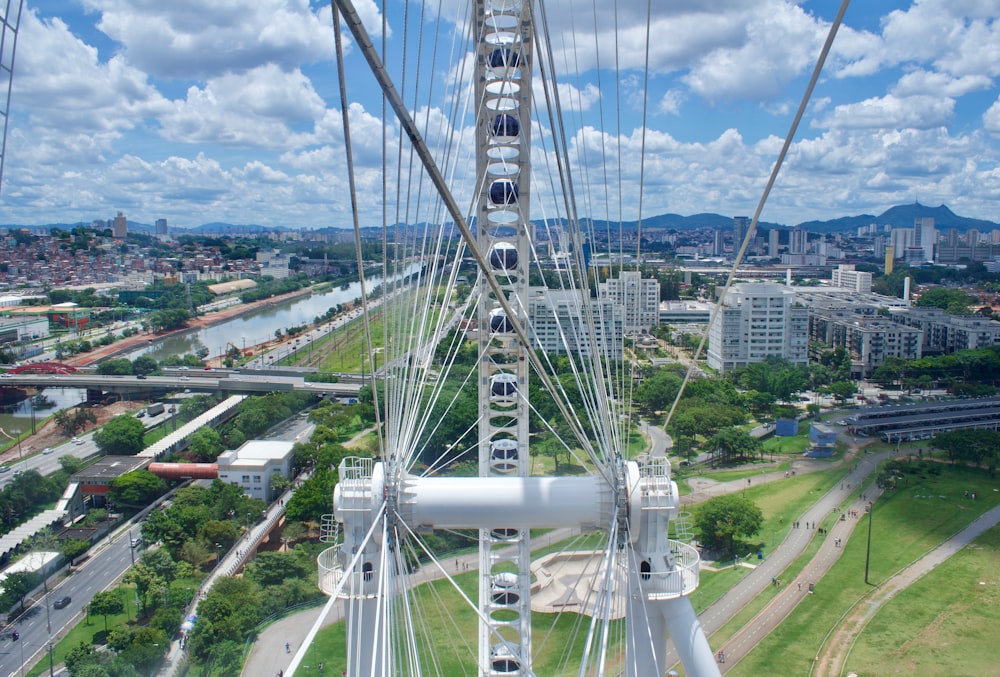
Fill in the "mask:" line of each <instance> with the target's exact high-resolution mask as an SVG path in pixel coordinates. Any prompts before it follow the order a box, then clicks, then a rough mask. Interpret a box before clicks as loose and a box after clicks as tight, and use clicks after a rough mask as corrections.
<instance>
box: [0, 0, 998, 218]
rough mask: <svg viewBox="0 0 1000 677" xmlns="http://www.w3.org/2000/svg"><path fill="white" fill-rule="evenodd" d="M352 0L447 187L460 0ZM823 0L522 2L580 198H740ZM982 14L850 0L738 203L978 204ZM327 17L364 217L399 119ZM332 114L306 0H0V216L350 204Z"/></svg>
mask: <svg viewBox="0 0 1000 677" xmlns="http://www.w3.org/2000/svg"><path fill="white" fill-rule="evenodd" d="M355 4H356V6H357V8H358V12H359V14H361V16H362V18H363V19H364V21H365V25H366V26H368V27H369V28H370V29H371V30H372V31H373V41H374V42H375V43H376V44H377V45H381V43H382V39H383V38H382V29H381V27H382V25H383V20H384V23H385V25H386V27H387V30H386V31H385V44H386V49H387V57H386V62H387V65H388V70H389V72H390V75H391V76H392V77H393V78H394V79H395V81H396V82H397V86H398V87H399V88H400V89H401V90H402V91H403V92H404V97H406V98H407V100H408V101H411V102H412V105H411V106H410V107H411V109H412V110H414V111H415V113H416V114H415V117H416V118H417V119H418V120H419V121H420V122H421V123H422V124H426V125H428V126H427V127H425V129H427V130H433V131H429V133H428V134H427V136H428V138H429V140H430V141H431V144H432V146H433V147H434V149H435V151H436V152H437V156H438V157H439V158H445V157H448V153H451V154H452V155H451V158H450V160H449V162H448V164H447V166H446V174H447V175H449V176H450V177H451V181H452V185H453V190H454V192H455V195H456V198H457V199H458V201H459V203H460V204H463V205H467V204H469V203H470V197H469V195H470V191H469V185H470V182H469V180H468V177H465V176H463V171H464V168H467V167H468V163H463V162H461V161H459V160H458V158H460V157H461V156H462V153H463V152H465V151H464V150H461V149H467V148H468V147H469V146H470V145H471V144H470V143H469V142H468V139H469V138H471V134H470V130H471V129H472V128H473V127H472V125H471V123H470V122H469V121H468V120H467V119H465V118H463V117H462V115H461V113H457V114H454V115H453V114H452V113H451V111H452V110H453V109H454V110H458V111H461V110H462V108H461V107H462V103H461V102H462V101H463V95H462V92H463V91H468V88H467V87H466V88H463V87H462V86H461V85H460V83H461V78H460V74H461V73H462V72H463V71H462V67H463V65H467V63H468V58H467V54H466V52H467V47H466V44H465V43H463V42H462V41H461V40H455V39H453V38H452V35H451V32H452V29H453V28H454V27H455V26H456V25H458V26H459V27H464V26H466V25H467V19H466V17H467V16H469V10H468V8H467V3H466V2H465V1H464V0H455V1H453V2H447V1H446V0H442V2H435V3H428V4H427V5H420V4H418V3H416V2H411V3H410V4H409V6H408V12H407V11H406V9H407V6H406V5H405V4H404V3H402V2H396V1H394V0H389V1H388V2H387V3H386V5H385V6H384V7H383V6H382V3H381V0H380V1H379V2H378V3H376V2H375V1H374V0H355ZM839 4H840V3H839V2H832V1H830V0H811V1H805V2H791V1H789V0H672V1H671V2H656V1H655V0H654V2H652V3H651V4H649V5H647V2H646V1H645V0H618V2H617V3H611V2H596V3H595V2H594V1H593V0H548V1H547V2H546V5H545V20H546V23H547V25H548V29H549V30H548V37H547V38H546V39H545V40H544V41H545V42H547V43H549V44H551V45H552V63H553V64H554V65H555V70H556V72H557V73H558V81H559V92H560V100H561V108H562V111H563V114H564V118H565V120H566V134H567V147H568V151H569V157H570V162H571V166H572V167H573V172H574V177H575V179H576V181H577V182H578V183H579V185H580V186H581V188H580V189H579V190H578V191H577V199H578V203H579V205H580V206H579V211H580V213H581V215H583V216H588V215H589V216H594V217H597V218H602V217H605V216H610V217H611V218H612V219H615V218H624V219H628V220H632V219H635V218H637V217H638V216H640V215H642V216H644V217H648V216H652V215H655V214H661V213H667V212H673V213H679V214H685V215H687V214H695V213H700V212H716V213H720V214H723V215H730V216H731V215H737V214H752V213H753V211H754V209H755V207H756V205H757V201H758V199H759V197H760V195H761V192H762V191H763V189H764V186H765V184H766V181H767V176H768V173H769V172H770V169H771V166H772V165H773V163H774V161H775V158H776V157H777V154H778V151H779V150H780V147H781V143H782V141H783V139H784V136H785V134H786V133H787V131H788V128H789V125H790V124H791V120H792V117H793V115H794V112H795V110H796V108H797V107H798V105H799V100H800V98H801V97H802V94H803V91H804V89H805V85H806V83H807V82H808V79H809V75H810V73H811V71H812V68H813V66H814V63H815V61H816V58H817V55H818V54H819V51H820V47H821V46H822V43H823V40H824V39H825V37H826V34H827V32H828V31H829V28H830V24H831V22H832V20H833V18H834V16H835V14H836V11H837V9H838V7H839ZM446 5H447V6H446ZM647 6H650V7H651V16H650V19H649V23H648V24H647V16H646V12H647ZM595 11H596V13H597V15H596V16H595ZM998 14H1000V7H998V6H997V3H996V2H995V0H921V1H917V2H905V1H903V0H855V1H854V2H853V3H852V4H851V6H850V7H849V8H848V10H847V13H846V16H845V19H844V24H843V26H842V27H841V29H840V31H839V33H838V36H837V40H836V42H835V43H834V47H833V50H832V52H831V54H830V57H829V59H828V61H827V64H826V67H825V69H824V71H823V75H822V77H821V78H820V81H819V83H818V85H817V87H816V91H815V93H814V94H813V97H812V99H811V101H810V103H809V107H808V109H807V111H806V114H805V117H804V118H803V121H802V124H801V126H800V127H799V130H798V133H797V135H796V138H795V142H794V144H793V146H792V147H791V149H790V152H789V156H788V159H787V161H786V164H785V167H784V169H783V171H782V174H781V175H780V176H779V178H778V182H777V184H776V186H775V188H774V190H773V192H772V194H771V197H770V199H769V202H768V204H767V206H766V208H765V210H764V212H763V214H762V219H763V220H765V221H771V222H778V223H783V224H786V225H794V224H796V223H800V222H803V221H807V220H812V219H830V218H836V217H840V216H847V215H855V214H862V213H871V214H879V213H881V212H882V211H884V210H886V209H888V208H889V207H891V206H893V205H897V204H904V203H911V202H914V201H919V202H921V203H923V204H926V205H931V206H937V205H939V204H947V205H948V206H949V207H951V209H952V210H953V211H955V212H956V213H958V214H960V215H962V216H969V217H974V218H982V219H988V220H993V221H1000V168H998V159H1000V98H998V97H1000V88H998V84H997V80H998V77H1000V22H998V21H997V15H998ZM539 18H541V16H540V15H539ZM647 25H648V32H647ZM421 28H423V29H424V30H423V31H421V30H420V29H421ZM647 35H648V36H649V37H648V39H647ZM432 36H433V38H436V39H432ZM345 40H346V41H347V46H346V48H345V50H346V51H345V58H344V66H345V69H346V71H347V74H348V76H347V84H346V87H347V93H348V100H349V102H350V103H349V106H348V110H349V113H350V115H349V117H350V121H351V138H352V142H353V145H354V147H355V148H354V150H355V164H356V174H357V177H358V205H359V211H360V221H361V225H365V226H369V225H379V224H380V223H381V222H382V220H383V208H382V204H383V199H384V198H383V185H384V182H383V180H382V178H381V175H380V169H381V166H382V160H381V159H380V151H381V144H382V138H383V133H382V130H383V129H385V130H386V133H385V136H386V138H388V139H389V140H390V146H391V141H392V139H393V138H395V137H396V136H398V130H399V126H398V124H397V123H396V122H395V121H392V120H390V121H388V122H387V123H386V124H385V125H383V123H382V117H381V116H382V111H381V98H380V95H379V91H378V88H377V86H376V85H375V82H374V80H373V78H372V77H371V75H370V72H369V71H368V69H367V66H366V64H365V62H364V60H363V59H362V58H361V56H360V54H359V51H358V49H357V48H356V47H355V46H354V45H353V44H352V42H351V40H350V37H349V35H348V34H346V33H345ZM647 47H648V49H647ZM404 51H405V53H406V54H407V58H406V60H405V61H404V59H403V58H402V55H403V53H404ZM647 62H648V64H649V65H648V69H647V68H646V67H645V64H646V63H647ZM404 63H405V64H407V68H408V70H407V71H404V70H403V64H404ZM540 82H541V78H540V77H536V78H535V81H534V83H533V91H534V92H535V93H536V99H537V101H538V103H536V111H537V112H538V113H540V115H539V116H538V117H537V118H536V120H535V122H534V124H533V130H534V131H533V138H534V139H535V140H537V142H538V144H537V145H536V146H535V147H534V148H533V152H532V158H533V161H534V165H535V171H534V175H535V176H536V179H537V180H538V183H539V185H538V187H537V188H535V189H533V190H535V191H536V192H537V195H538V199H537V200H535V202H533V205H532V208H533V211H532V216H533V217H534V218H538V217H540V216H551V215H552V211H553V210H556V209H558V205H557V203H556V202H554V201H552V200H551V199H549V198H551V196H550V195H549V196H548V198H547V197H546V195H547V190H548V188H547V186H548V179H547V178H546V179H544V180H542V179H541V177H543V176H545V173H544V172H542V171H541V169H540V167H543V166H552V165H551V163H552V162H553V159H554V155H553V152H552V151H551V142H552V132H553V130H552V128H551V125H550V123H549V118H548V117H547V112H546V110H545V103H544V97H542V95H541V91H542V90H541V88H540V86H541V85H540ZM466 117H467V116H466ZM341 119H342V118H341V100H340V92H339V87H338V79H337V65H336V61H335V46H334V31H333V27H332V18H331V9H330V4H329V2H317V1H315V0H254V1H253V2H236V1H235V0H212V1H211V2H205V1H204V0H171V1H170V2H163V1H162V0H45V1H44V2H42V1H41V0H25V7H24V10H23V13H22V16H21V23H20V31H19V34H18V42H17V52H16V60H15V66H14V79H13V90H12V96H11V102H10V110H9V123H8V124H9V127H8V133H7V145H6V152H5V167H4V174H3V177H2V181H3V183H2V186H0V223H7V224H22V225H40V224H48V223H74V222H80V221H83V222H88V223H89V222H90V221H92V220H93V219H98V218H101V219H110V218H113V217H114V215H115V214H116V213H117V212H119V211H121V212H123V213H125V215H126V216H127V217H128V218H129V220H131V221H136V222H142V223H153V222H154V221H155V220H156V219H159V218H166V219H167V220H168V222H169V223H170V224H171V225H172V226H178V227H183V228H190V227H194V226H197V225H199V224H202V223H209V222H217V221H221V222H228V223H234V224H259V225H264V226H284V227H288V228H299V227H303V228H316V227H327V226H334V227H345V228H346V227H350V226H351V224H352V218H351V203H350V200H349V190H348V180H347V176H348V175H347V170H346V160H345V154H344V134H343V128H342V123H341ZM433 124H436V125H438V126H433V127H432V126H431V125H433ZM448 131H454V132H455V133H456V136H455V137H453V138H454V139H456V142H455V143H454V145H452V146H450V147H446V145H445V144H446V142H447V140H448V139H449V138H450V137H449V136H448V134H447V132H448ZM546 144H548V145H546ZM456 147H457V148H459V149H460V150H458V151H456V150H454V149H455V148H456ZM393 148H394V147H393ZM389 155H390V158H389V160H388V162H389V164H390V165H391V166H395V164H396V162H397V153H396V152H395V150H393V151H391V152H390V154H389ZM400 157H402V156H400ZM402 162H403V163H404V164H408V160H406V159H405V158H403V159H402ZM444 162H445V160H444V159H442V163H444ZM393 190H394V188H393V189H392V190H390V191H389V192H388V193H386V195H388V196H389V197H388V202H390V203H392V204H390V205H389V207H388V209H389V210H390V211H389V212H388V213H389V216H390V218H389V220H390V221H394V220H396V219H397V218H401V219H402V220H410V219H408V218H407V214H408V213H409V214H410V215H411V216H412V213H410V212H406V211H405V210H404V211H400V212H393V211H392V209H393V208H394V206H395V201H394V199H393V197H392V195H393ZM612 193H613V194H615V195H619V194H620V196H621V197H620V198H610V197H607V196H608V195H609V194H612ZM536 206H537V212H536ZM400 214H402V216H401V217H400Z"/></svg>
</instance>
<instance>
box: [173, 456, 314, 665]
mask: <svg viewBox="0 0 1000 677" xmlns="http://www.w3.org/2000/svg"><path fill="white" fill-rule="evenodd" d="M306 479H308V475H300V476H299V478H298V480H297V481H296V482H295V483H294V484H292V486H290V487H289V488H288V489H286V490H285V492H284V493H283V494H282V495H281V496H279V497H278V500H276V501H275V502H274V503H272V504H271V507H270V509H268V510H266V511H265V512H264V514H263V515H262V516H261V517H262V519H261V520H260V521H259V522H257V523H256V524H254V525H253V526H252V527H251V528H250V530H249V531H247V533H246V534H245V535H244V536H243V537H242V538H240V539H239V540H238V541H237V542H236V543H235V544H234V545H233V547H232V548H230V549H229V552H226V553H224V554H223V555H222V557H221V558H220V559H219V562H218V563H217V564H216V565H215V568H214V569H213V570H212V573H210V574H209V575H208V577H207V578H205V580H204V581H203V582H202V584H201V587H200V588H199V589H198V592H197V594H195V597H194V599H193V600H192V601H191V604H190V605H189V606H188V609H187V612H186V613H185V619H188V618H192V617H197V615H198V604H200V603H201V601H202V600H203V599H204V598H205V597H206V596H207V595H208V591H209V590H211V589H212V586H213V585H214V584H215V581H216V580H218V579H219V577H220V576H232V575H233V574H234V573H236V572H237V571H239V570H240V569H242V568H243V565H244V564H246V562H247V560H248V559H249V558H250V556H251V555H252V554H253V553H254V552H255V551H256V550H257V547H258V546H259V545H260V542H261V541H262V540H263V539H264V537H265V536H267V535H268V534H269V533H271V531H272V530H273V529H274V527H275V526H276V525H277V524H278V522H280V521H281V519H282V518H283V517H284V516H285V506H286V505H288V499H290V498H291V497H292V496H293V495H294V494H295V489H296V487H297V486H298V485H299V484H301V483H302V482H304V481H305V480H306ZM182 627H183V626H182ZM186 635H187V631H182V633H181V636H180V638H179V639H174V640H173V641H171V642H170V648H169V649H168V650H167V655H166V658H165V659H164V662H163V667H162V668H160V672H159V673H158V675H159V676H160V677H174V675H175V674H177V671H178V669H179V668H180V666H181V665H182V664H183V663H184V662H185V660H186V657H187V652H186V651H185V649H184V638H185V637H186ZM263 674H266V673H263Z"/></svg>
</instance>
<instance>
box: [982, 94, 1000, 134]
mask: <svg viewBox="0 0 1000 677" xmlns="http://www.w3.org/2000/svg"><path fill="white" fill-rule="evenodd" d="M983 129H985V130H986V131H987V132H989V133H990V134H994V135H996V136H1000V99H997V100H996V101H994V102H993V105H992V106H990V107H989V109H988V110H987V111H986V112H985V113H983Z"/></svg>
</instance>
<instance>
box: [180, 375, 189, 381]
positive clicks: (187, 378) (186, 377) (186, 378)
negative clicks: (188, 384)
mask: <svg viewBox="0 0 1000 677" xmlns="http://www.w3.org/2000/svg"><path fill="white" fill-rule="evenodd" d="M181 380H182V381H190V380H191V377H190V376H181Z"/></svg>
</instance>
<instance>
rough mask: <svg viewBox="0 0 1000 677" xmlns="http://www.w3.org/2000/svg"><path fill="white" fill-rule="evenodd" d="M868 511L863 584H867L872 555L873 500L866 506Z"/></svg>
mask: <svg viewBox="0 0 1000 677" xmlns="http://www.w3.org/2000/svg"><path fill="white" fill-rule="evenodd" d="M866 510H867V511H868V545H867V547H866V548H865V584H866V585H867V584H868V563H869V561H870V560H871V556H872V513H873V512H875V501H872V502H871V503H869V504H868V506H867V507H866Z"/></svg>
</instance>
